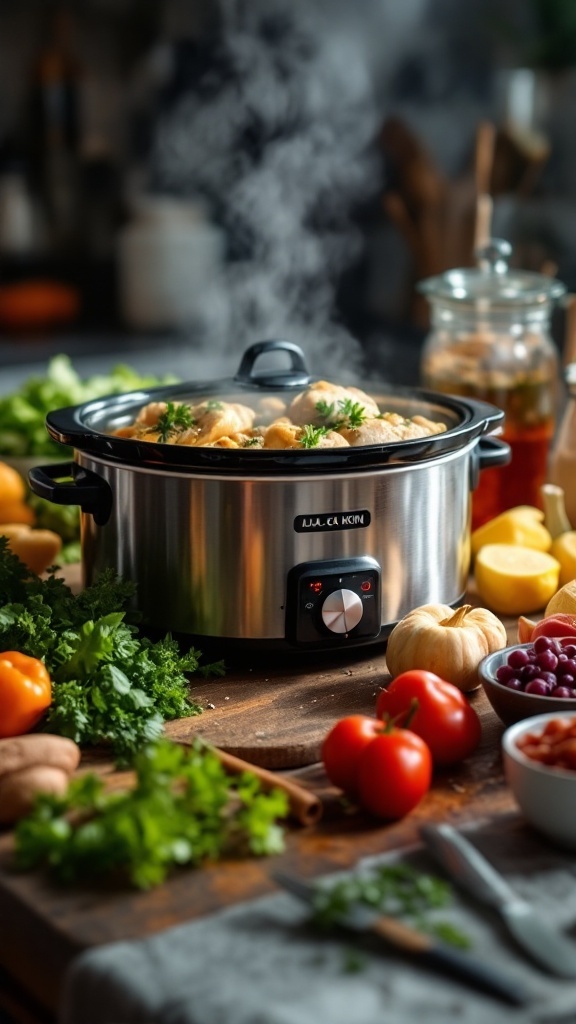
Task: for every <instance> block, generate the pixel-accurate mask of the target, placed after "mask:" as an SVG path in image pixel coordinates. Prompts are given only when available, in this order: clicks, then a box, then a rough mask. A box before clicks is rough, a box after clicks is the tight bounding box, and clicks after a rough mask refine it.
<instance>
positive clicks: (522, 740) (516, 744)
mask: <svg viewBox="0 0 576 1024" xmlns="http://www.w3.org/2000/svg"><path fill="white" fill-rule="evenodd" d="M502 754H503V759H504V773H505V776H506V781H507V783H508V785H509V786H510V788H511V790H512V792H513V794H514V798H515V800H516V802H517V804H518V806H519V807H520V810H521V811H522V813H523V815H524V817H525V818H526V819H527V820H528V821H529V822H530V824H531V825H533V827H534V828H536V829H537V830H538V831H539V832H542V833H543V834H544V835H546V836H547V837H548V838H549V839H551V840H552V841H553V842H555V843H557V844H558V845H560V846H563V847H565V848H566V849H571V850H576V713H574V711H572V712H560V713H558V712H552V713H551V714H546V715H536V716H535V717H533V718H531V719H530V720H529V721H528V720H525V721H522V722H516V723H515V724H514V725H511V726H510V727H509V728H508V729H507V730H506V732H505V733H504V735H503V737H502Z"/></svg>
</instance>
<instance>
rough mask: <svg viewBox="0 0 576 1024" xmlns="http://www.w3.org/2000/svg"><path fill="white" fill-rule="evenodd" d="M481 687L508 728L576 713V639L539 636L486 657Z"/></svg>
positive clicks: (481, 665) (481, 670)
mask: <svg viewBox="0 0 576 1024" xmlns="http://www.w3.org/2000/svg"><path fill="white" fill-rule="evenodd" d="M478 673H479V677H480V680H481V682H482V686H483V687H484V691H485V693H486V696H487V697H488V700H489V701H490V703H491V705H492V707H493V708H494V711H495V712H496V714H497V715H498V717H499V718H500V719H501V720H502V721H503V722H504V724H505V725H512V723H514V722H518V721H520V720H521V719H524V718H531V717H533V716H534V715H542V714H546V713H548V712H553V711H559V712H564V711H572V712H574V713H576V639H575V638H574V637H560V638H559V637H548V636H539V637H538V638H537V639H536V640H535V641H534V642H533V643H529V644H514V645H513V646H511V647H504V648H502V650H500V651H495V652H494V653H493V654H489V655H487V657H486V658H484V659H483V660H482V661H481V662H480V665H479V666H478Z"/></svg>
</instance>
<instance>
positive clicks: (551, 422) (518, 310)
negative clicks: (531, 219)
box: [418, 239, 566, 529]
mask: <svg viewBox="0 0 576 1024" xmlns="http://www.w3.org/2000/svg"><path fill="white" fill-rule="evenodd" d="M511 251H512V249H511V246H510V245H509V244H508V242H505V241H503V240H501V239H492V240H491V241H490V243H489V244H488V245H487V246H485V247H484V248H483V249H481V250H479V252H478V254H477V255H478V266H477V267H472V268H465V269H454V270H449V271H447V272H446V273H445V274H441V275H439V276H438V277H431V278H427V279H426V280H425V281H422V282H420V284H419V285H418V287H419V290H420V291H421V292H423V293H424V294H425V295H426V296H427V298H428V300H429V302H430V305H431V330H430V333H429V335H428V337H427V339H426V341H425V343H424V347H423V351H422V358H421V381H422V384H423V386H424V387H426V388H430V389H432V390H434V391H440V392H442V393H444V394H452V395H462V396H467V397H470V398H478V399H481V400H483V401H486V402H490V403H492V405H496V406H497V407H498V408H500V409H502V410H503V412H504V413H505V421H504V426H503V428H502V431H501V436H502V437H503V439H504V440H505V441H507V442H508V444H509V445H510V447H511V450H512V456H511V463H510V465H509V466H506V467H505V468H494V469H485V470H483V472H482V473H481V476H480V482H479V485H478V488H477V490H476V491H475V492H474V496H473V501H472V529H476V527H478V526H480V525H482V523H485V522H487V520H489V519H492V518H493V517H494V516H496V515H498V514H499V513H500V512H503V511H505V510H506V509H508V508H513V507H514V506H515V505H535V506H538V507H541V506H542V501H541V495H540V487H541V485H542V484H543V483H544V482H545V481H546V478H547V472H548V459H549V454H550V446H551V443H552V439H553V436H554V430H555V417H556V407H557V399H558V385H559V369H558V353H557V350H556V346H555V345H554V342H553V341H552V338H551V336H550V316H551V312H552V308H553V304H554V302H555V301H556V300H557V299H559V298H560V297H561V296H562V295H563V294H564V293H565V291H566V289H565V287H564V285H563V284H561V283H560V281H557V280H554V279H552V278H548V277H545V276H544V275H543V274H536V273H529V272H526V271H518V270H511V269H510V268H509V267H508V259H509V257H510V254H511Z"/></svg>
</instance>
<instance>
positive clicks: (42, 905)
mask: <svg viewBox="0 0 576 1024" xmlns="http://www.w3.org/2000/svg"><path fill="white" fill-rule="evenodd" d="M507 625H508V627H509V635H510V639H511V640H513V639H515V636H514V628H515V626H514V623H511V622H510V623H508V624H507ZM375 651H376V649H370V653H369V654H368V656H366V654H365V653H359V655H358V657H357V659H356V658H355V659H352V660H351V662H349V663H348V664H349V665H351V668H350V671H351V672H352V678H354V677H355V676H356V677H358V678H364V677H371V673H372V675H373V670H374V664H375V658H378V654H377V652H376V653H375ZM380 657H381V659H382V660H383V653H382V654H381V655H380ZM379 663H380V662H379ZM347 670H348V669H347ZM259 672H262V670H254V672H253V673H252V679H251V685H252V687H253V688H254V687H256V689H257V686H258V678H259V675H258V673H259ZM319 672H320V670H319ZM310 674H311V673H310V671H309V670H307V678H308V679H309V677H310ZM321 674H322V676H323V678H322V680H319V686H322V685H324V684H325V682H326V668H324V669H322V672H321ZM260 678H261V679H262V683H263V685H268V682H269V674H268V675H263V674H262V675H261V676H260ZM279 679H280V684H281V687H283V688H285V687H286V686H288V685H289V680H290V679H292V680H293V683H294V685H297V683H298V673H297V672H294V671H292V670H291V669H290V668H289V667H288V666H284V668H283V676H282V677H281V678H280V677H279ZM264 680H266V682H264ZM373 692H374V691H373V687H366V688H365V689H364V691H362V690H360V691H359V695H360V693H363V697H362V700H361V706H359V707H358V708H356V709H352V710H359V711H367V712H368V711H372V710H373V707H374V703H373ZM368 700H369V701H370V703H369V704H368V703H367V702H368ZM471 702H472V704H473V705H474V707H475V708H476V709H477V711H478V712H479V714H480V716H481V719H482V724H483V735H482V742H481V745H480V748H479V750H478V751H476V753H475V754H474V755H473V756H472V757H470V758H469V759H468V761H466V762H464V763H463V764H462V765H459V766H458V767H457V768H454V769H451V770H445V771H443V772H439V773H436V776H435V779H434V783H433V786H432V789H431V790H430V792H429V793H428V794H427V796H426V797H425V798H424V800H423V801H422V802H421V804H420V805H419V806H418V807H417V808H416V810H415V811H413V812H412V813H411V814H410V815H409V816H408V817H406V818H405V819H403V820H401V821H399V822H396V823H394V824H382V823H381V822H378V821H375V820H373V819H371V818H369V817H368V816H366V815H364V814H363V813H362V812H359V811H358V812H354V813H350V812H347V811H346V810H345V808H344V806H343V804H342V803H341V801H340V798H339V794H338V792H337V791H336V790H334V789H333V788H332V787H331V786H330V784H329V783H328V780H327V778H326V776H325V774H324V772H323V770H322V767H321V765H319V764H317V763H316V764H309V765H307V766H306V767H302V768H299V769H297V770H296V771H294V772H291V774H294V777H295V778H297V779H298V781H299V782H300V783H302V784H303V785H304V786H306V787H309V788H310V789H311V790H312V791H313V792H315V793H317V794H318V795H319V796H320V797H321V799H322V801H323V805H324V814H323V818H322V820H321V821H320V822H319V823H318V824H317V825H313V826H308V827H306V828H302V827H300V826H298V825H293V826H292V825H291V826H290V827H289V828H288V830H287V836H286V850H285V852H284V853H283V854H280V855H278V856H275V857H270V858H264V859H249V860H244V861H226V862H222V863H219V864H216V865H211V866H208V867H205V868H202V869H197V870H182V871H179V872H177V873H176V874H174V875H173V876H172V878H171V879H170V880H169V881H168V882H167V883H166V884H164V885H162V886H161V887H159V888H157V889H155V890H152V891H151V892H146V893H143V892H137V891H129V890H125V889H124V890H120V889H115V888H112V887H109V886H106V885H103V886H99V887H94V886H90V887H88V886H85V887H82V886H79V887H76V888H74V889H69V888H62V887H58V886H56V885H55V884H54V883H51V882H50V881H49V880H48V879H47V878H46V877H45V876H44V875H42V874H40V873H29V874H17V873H14V872H13V871H12V870H11V860H12V849H13V837H12V834H11V833H10V832H4V833H3V834H1V835H0V1007H1V1006H2V1005H4V1007H5V1008H8V1010H9V1012H11V1013H12V1014H13V1016H14V1019H15V1020H17V1021H19V1022H20V1021H21V1022H22V1024H40V1022H49V1021H52V1020H53V1019H54V1015H55V1013H56V1010H57V1006H58V1002H59V998H60V991H61V984H62V979H63V976H64V972H65V971H66V968H67V966H68V964H69V963H70V962H71V960H72V958H73V957H74V956H75V955H76V954H77V953H79V952H80V951H81V950H84V949H87V948H90V947H93V946H95V945H98V944H101V943H107V942H114V941H117V940H121V939H137V938H142V937H145V936H148V935H152V934H154V933H157V932H159V931H161V930H163V929H166V928H170V927H171V926H174V925H178V924H181V923H183V922H185V921H189V920H192V919H193V918H198V917H201V916H203V915H206V914H210V913H211V912H213V911H215V910H218V909H219V908H221V907H224V906H227V905H230V904H233V903H235V902H238V901H241V900H245V899H249V898H251V897H256V896H258V895H262V894H264V893H266V892H269V891H272V890H273V888H274V885H273V883H272V882H271V880H270V873H271V872H272V871H274V870H276V869H279V868H284V869H286V870H290V871H294V872H297V873H301V874H302V875H305V876H314V875H319V874H322V873H329V872H331V871H336V870H339V869H343V868H347V867H351V866H352V865H354V864H355V862H356V861H357V860H358V859H359V858H361V857H363V856H366V855H370V854H376V853H381V852H385V851H388V850H392V849H397V848H400V847H403V846H406V845H410V844H412V843H414V842H416V841H417V838H418V828H419V826H420V825H421V824H422V823H423V822H425V821H431V820H434V821H439V820H450V821H453V822H461V823H464V822H467V821H471V820H474V819H480V818H482V819H494V818H495V817H497V816H500V815H502V816H505V817H506V820H507V821H509V820H510V816H512V819H513V820H515V819H516V818H517V819H518V825H519V827H522V820H521V818H520V817H519V815H518V814H517V811H516V807H515V804H514V802H513V799H512V797H511V795H510V793H509V791H508V789H507V788H506V786H505V783H504V780H503V775H502V765H501V755H500V743H499V739H500V736H501V734H502V731H503V728H504V727H503V726H502V724H501V723H500V722H499V720H498V719H497V718H496V716H495V714H494V712H493V711H492V709H491V708H490V707H489V705H488V703H487V701H486V698H485V696H484V694H483V691H481V690H478V691H476V692H475V693H474V694H472V696H471ZM176 731H177V730H176ZM92 763H94V765H97V766H98V767H99V769H102V768H104V770H111V765H109V764H106V763H105V764H103V763H102V759H101V758H97V757H95V756H93V757H92V760H91V757H90V756H89V755H88V754H86V755H85V756H83V762H82V765H83V767H87V766H90V765H91V764H92ZM0 1016H1V1015H0ZM79 1024H80V1022H79Z"/></svg>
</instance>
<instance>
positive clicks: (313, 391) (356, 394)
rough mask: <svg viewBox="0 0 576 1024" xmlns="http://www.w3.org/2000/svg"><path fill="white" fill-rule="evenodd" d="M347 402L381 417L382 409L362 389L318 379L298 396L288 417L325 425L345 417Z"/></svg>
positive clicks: (301, 422) (295, 421) (290, 408)
mask: <svg viewBox="0 0 576 1024" xmlns="http://www.w3.org/2000/svg"><path fill="white" fill-rule="evenodd" d="M345 403H346V404H347V405H354V406H356V405H359V406H361V407H362V409H363V412H364V415H365V416H369V417H370V416H378V414H379V412H380V410H379V408H378V405H377V403H376V402H375V401H374V399H373V398H371V397H370V395H367V394H366V392H365V391H361V390H360V388H354V387H346V388H345V387H341V386H340V385H338V384H330V383H328V381H325V380H319V381H316V382H315V383H314V384H310V386H309V387H307V388H306V390H305V391H302V392H301V393H300V394H299V395H297V396H296V398H295V399H294V400H293V401H292V402H291V404H290V405H289V407H288V416H289V418H290V419H291V420H292V422H293V423H298V424H301V425H304V424H305V423H311V424H313V425H314V426H316V427H321V426H326V425H328V424H329V423H334V421H335V420H338V419H340V418H344V417H345V416H346V412H345V409H344V408H343V406H344V404H345Z"/></svg>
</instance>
